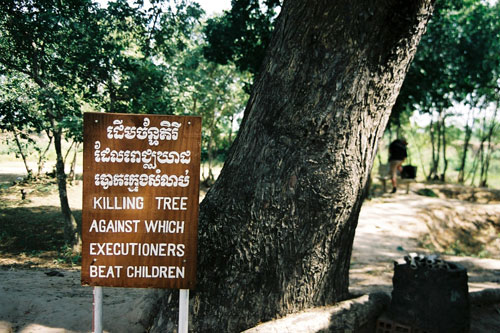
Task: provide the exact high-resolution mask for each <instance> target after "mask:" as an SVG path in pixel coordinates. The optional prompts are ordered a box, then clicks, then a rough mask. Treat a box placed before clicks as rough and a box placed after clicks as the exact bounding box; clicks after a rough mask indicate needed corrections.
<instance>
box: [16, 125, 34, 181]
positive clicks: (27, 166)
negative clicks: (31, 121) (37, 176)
mask: <svg viewBox="0 0 500 333" xmlns="http://www.w3.org/2000/svg"><path fill="white" fill-rule="evenodd" d="M13 133H14V141H15V142H16V146H17V150H18V152H19V155H20V156H21V159H22V160H23V163H24V168H25V169H26V174H27V177H28V179H29V178H31V177H33V171H31V169H30V167H29V165H28V157H27V156H26V153H25V152H24V149H23V146H22V145H21V141H20V140H19V134H18V131H17V129H16V128H13Z"/></svg>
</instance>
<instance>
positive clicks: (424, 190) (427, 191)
mask: <svg viewBox="0 0 500 333" xmlns="http://www.w3.org/2000/svg"><path fill="white" fill-rule="evenodd" d="M417 194H418V195H422V196H424V197H430V198H438V195H437V194H436V193H435V192H434V191H433V190H431V189H429V188H421V189H419V190H418V191H417Z"/></svg>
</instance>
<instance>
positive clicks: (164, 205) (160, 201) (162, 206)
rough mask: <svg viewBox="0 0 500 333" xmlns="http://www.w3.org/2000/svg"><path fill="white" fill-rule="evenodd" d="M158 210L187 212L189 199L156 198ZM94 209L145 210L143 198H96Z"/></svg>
mask: <svg viewBox="0 0 500 333" xmlns="http://www.w3.org/2000/svg"><path fill="white" fill-rule="evenodd" d="M155 201H156V203H155V207H156V209H158V210H187V201H188V197H155ZM92 208H93V209H102V210H104V209H106V210H124V209H134V210H141V209H144V198H143V197H94V198H93V200H92Z"/></svg>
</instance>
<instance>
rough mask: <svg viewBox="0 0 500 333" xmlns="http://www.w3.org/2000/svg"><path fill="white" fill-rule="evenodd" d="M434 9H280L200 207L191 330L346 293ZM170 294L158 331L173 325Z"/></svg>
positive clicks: (241, 324) (310, 5)
mask: <svg viewBox="0 0 500 333" xmlns="http://www.w3.org/2000/svg"><path fill="white" fill-rule="evenodd" d="M430 12H431V2H430V1H409V2H402V1H385V2H382V3H379V2H377V3H375V2H366V1H352V0H349V1H347V0H343V1H326V0H325V1H314V2H304V1H285V2H284V5H283V7H282V9H281V13H280V17H279V18H278V21H277V24H276V29H275V33H274V37H273V39H272V41H271V43H270V45H271V48H270V50H269V52H268V55H267V58H266V61H265V62H264V66H263V67H262V69H261V73H260V75H259V77H258V78H256V80H255V85H254V87H253V92H252V95H251V97H250V99H249V102H248V105H247V108H246V111H245V116H244V119H243V123H242V126H241V130H240V131H239V133H238V136H237V138H236V141H235V143H234V145H233V147H232V148H231V152H230V154H229V157H228V159H227V161H226V163H225V165H224V168H223V170H222V172H221V174H220V176H219V178H218V179H217V181H216V183H215V184H214V186H213V187H212V188H211V189H210V191H209V192H208V193H207V196H206V198H205V200H204V201H203V203H202V204H201V209H200V223H199V242H198V246H199V251H198V253H199V260H198V284H197V288H196V290H195V291H194V292H193V293H192V299H191V302H190V304H192V312H191V313H192V323H191V330H192V331H193V332H240V331H242V330H244V329H246V328H249V327H252V326H254V325H256V324H257V323H259V322H261V321H266V320H270V319H272V318H276V317H279V316H283V315H285V314H288V313H292V312H296V311H300V310H303V309H305V308H308V307H313V306H321V305H325V304H332V303H334V302H336V301H338V300H341V299H345V298H346V297H348V296H349V293H348V286H349V283H348V282H349V266H350V260H351V251H352V243H353V239H354V231H355V228H356V225H357V220H358V216H359V211H360V208H361V204H362V197H363V193H364V188H365V185H366V182H367V180H368V175H369V173H370V171H371V168H372V165H373V160H374V158H375V150H376V147H377V145H378V142H379V140H380V138H381V136H382V134H383V132H384V128H385V126H386V124H387V120H388V118H389V114H390V111H391V108H392V106H393V104H394V102H395V100H396V97H397V94H398V92H399V89H400V87H401V84H402V82H403V79H404V76H405V75H406V72H407V70H408V67H409V64H410V60H411V59H412V57H413V55H414V52H415V50H416V45H417V44H418V41H419V38H420V36H421V34H422V33H423V31H424V29H425V24H426V22H427V19H428V17H429V14H430ZM171 296H172V295H171V294H169V293H167V295H166V296H165V297H164V298H162V303H161V309H162V311H161V314H158V315H157V316H156V317H155V322H154V324H153V326H152V327H151V330H150V332H160V331H161V332H165V331H166V332H171V331H173V330H174V328H175V326H176V322H177V319H176V318H177V300H176V298H175V297H171ZM165 318H167V319H170V320H165Z"/></svg>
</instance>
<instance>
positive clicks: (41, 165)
mask: <svg viewBox="0 0 500 333" xmlns="http://www.w3.org/2000/svg"><path fill="white" fill-rule="evenodd" d="M47 137H48V138H49V143H48V144H47V146H46V147H45V149H44V150H43V152H41V153H40V156H38V171H37V177H39V176H40V175H41V174H42V172H43V168H44V167H45V156H47V152H48V151H49V149H50V146H51V145H52V139H53V136H52V135H50V133H49V132H48V131H47Z"/></svg>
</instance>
